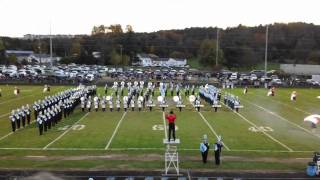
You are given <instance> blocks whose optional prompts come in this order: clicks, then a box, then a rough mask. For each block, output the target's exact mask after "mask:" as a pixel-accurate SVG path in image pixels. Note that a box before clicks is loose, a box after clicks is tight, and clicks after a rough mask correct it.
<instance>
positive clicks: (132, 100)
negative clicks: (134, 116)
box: [131, 99, 135, 111]
mask: <svg viewBox="0 0 320 180" xmlns="http://www.w3.org/2000/svg"><path fill="white" fill-rule="evenodd" d="M134 105H135V104H134V99H131V111H134Z"/></svg>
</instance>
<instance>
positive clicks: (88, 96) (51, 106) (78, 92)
mask: <svg viewBox="0 0 320 180" xmlns="http://www.w3.org/2000/svg"><path fill="white" fill-rule="evenodd" d="M158 87H159V93H160V94H159V96H157V98H156V99H157V102H158V104H157V105H156V104H155V103H154V100H153V98H154V97H155V89H156V83H152V82H148V83H146V87H145V84H144V81H140V82H138V81H134V82H127V83H126V82H124V81H122V82H114V83H113V85H112V86H111V91H108V85H107V84H105V86H104V93H105V95H104V96H100V95H99V94H97V87H96V86H95V85H94V86H83V85H80V86H79V87H77V88H72V89H68V90H65V91H63V92H59V93H57V94H55V95H52V96H46V97H45V98H44V99H43V100H38V101H35V102H34V104H33V106H32V107H33V110H34V118H35V121H36V122H37V125H38V128H39V134H40V135H42V134H43V133H44V132H46V131H48V130H50V129H51V127H52V126H55V125H56V124H57V123H58V122H59V121H61V120H62V119H63V118H67V117H68V116H70V114H72V112H73V111H74V109H75V107H77V106H78V105H79V107H80V108H81V111H82V112H85V111H87V112H91V108H94V112H98V111H99V110H100V109H101V111H102V112H106V107H107V106H108V107H109V110H110V112H113V111H114V107H115V111H116V112H119V111H121V107H123V110H124V111H125V112H126V111H127V110H128V108H130V110H131V111H135V108H136V107H137V110H138V112H142V111H144V109H145V108H147V109H148V110H149V111H152V110H153V107H155V106H157V107H159V108H160V109H161V110H162V111H163V112H164V111H165V110H166V108H167V107H169V106H171V105H175V107H176V108H178V109H179V111H180V112H181V111H182V109H183V108H185V107H186V105H185V104H184V101H183V98H182V96H181V95H182V93H181V91H184V95H185V97H188V99H189V101H190V103H191V104H192V105H193V107H195V108H196V110H197V111H200V110H201V107H204V105H203V104H202V102H201V101H202V100H204V101H205V102H207V103H208V104H210V105H211V106H212V107H213V108H214V111H215V112H217V109H218V108H220V107H221V105H220V104H219V102H220V98H221V92H220V89H218V88H216V87H214V86H212V85H205V86H199V87H197V88H196V86H195V85H189V84H181V83H174V82H170V83H165V82H160V83H159V84H158ZM181 87H184V88H181ZM190 87H191V88H190ZM49 89H50V86H48V85H45V87H44V92H47V91H50V90H49ZM119 89H120V91H119ZM196 89H197V90H199V92H198V93H196ZM19 91H20V90H19V89H18V88H17V87H15V94H19ZM168 91H170V94H171V95H174V96H173V97H172V101H168V99H167V92H168ZM174 91H175V92H174ZM108 92H109V94H108ZM125 92H126V93H127V94H126V95H125ZM114 97H115V98H114ZM120 97H122V98H120ZM113 99H115V101H113ZM114 103H115V104H114ZM224 103H225V104H226V105H227V106H229V107H231V108H232V109H235V110H236V111H238V109H239V108H241V107H242V106H240V100H239V98H238V97H236V96H233V95H231V94H228V93H226V94H225V96H224ZM31 113H32V112H31V109H30V106H29V105H25V106H22V107H21V108H19V109H16V110H12V112H11V115H10V117H9V119H10V122H11V126H12V131H13V132H14V131H16V130H17V129H19V128H20V127H21V126H22V127H25V126H26V125H29V124H30V121H31Z"/></svg>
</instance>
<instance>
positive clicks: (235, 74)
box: [229, 73, 238, 81]
mask: <svg viewBox="0 0 320 180" xmlns="http://www.w3.org/2000/svg"><path fill="white" fill-rule="evenodd" d="M229 79H230V80H231V81H232V80H237V79H238V73H232V74H231V76H230V77H229Z"/></svg>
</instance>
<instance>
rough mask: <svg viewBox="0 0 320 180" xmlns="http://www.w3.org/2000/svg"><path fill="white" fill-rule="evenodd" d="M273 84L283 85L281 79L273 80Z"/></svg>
mask: <svg viewBox="0 0 320 180" xmlns="http://www.w3.org/2000/svg"><path fill="white" fill-rule="evenodd" d="M271 82H272V83H273V84H276V85H282V81H281V79H272V81H271Z"/></svg>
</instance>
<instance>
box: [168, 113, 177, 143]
mask: <svg viewBox="0 0 320 180" xmlns="http://www.w3.org/2000/svg"><path fill="white" fill-rule="evenodd" d="M176 118H177V117H176V115H175V114H174V113H173V111H172V110H171V111H170V113H169V114H167V115H166V119H167V121H168V123H169V135H168V141H169V142H170V139H171V134H172V138H173V141H175V140H176V132H175V131H176V130H175V121H176Z"/></svg>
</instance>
